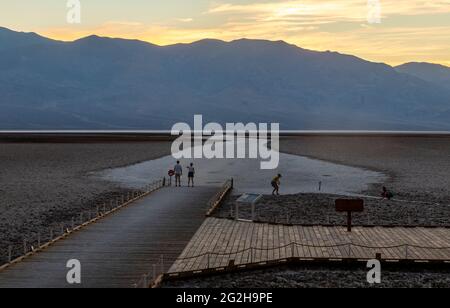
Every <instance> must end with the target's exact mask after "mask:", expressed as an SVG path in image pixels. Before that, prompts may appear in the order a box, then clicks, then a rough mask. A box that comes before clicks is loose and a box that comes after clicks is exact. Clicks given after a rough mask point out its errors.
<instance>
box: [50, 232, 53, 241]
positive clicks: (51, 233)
mask: <svg viewBox="0 0 450 308" xmlns="http://www.w3.org/2000/svg"><path fill="white" fill-rule="evenodd" d="M51 241H53V229H50V242H51Z"/></svg>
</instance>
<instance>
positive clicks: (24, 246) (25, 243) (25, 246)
mask: <svg viewBox="0 0 450 308" xmlns="http://www.w3.org/2000/svg"><path fill="white" fill-rule="evenodd" d="M27 250H28V249H27V240H26V239H24V240H23V255H26V254H27V252H28V251H27Z"/></svg>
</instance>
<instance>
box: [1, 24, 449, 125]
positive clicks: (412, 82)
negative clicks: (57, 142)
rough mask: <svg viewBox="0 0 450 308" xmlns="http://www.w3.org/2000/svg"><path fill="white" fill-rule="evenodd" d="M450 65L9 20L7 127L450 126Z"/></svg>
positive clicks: (4, 75) (4, 92)
mask: <svg viewBox="0 0 450 308" xmlns="http://www.w3.org/2000/svg"><path fill="white" fill-rule="evenodd" d="M449 83H450V68H447V67H444V66H438V65H432V64H426V63H422V64H414V63H413V64H406V65H403V66H400V67H396V68H393V67H391V66H388V65H386V64H379V63H372V62H368V61H364V60H362V59H359V58H357V57H354V56H349V55H342V54H339V53H334V52H316V51H310V50H305V49H302V48H299V47H296V46H293V45H289V44H287V43H285V42H282V41H279V42H272V41H262V40H246V39H243V40H237V41H233V42H229V43H227V42H223V41H218V40H203V41H199V42H195V43H192V44H179V45H172V46H165V47H160V46H156V45H152V44H148V43H145V42H141V41H134V40H123V39H110V38H101V37H97V36H90V37H86V38H84V39H80V40H77V41H74V42H59V41H54V40H50V39H47V38H43V37H41V36H38V35H36V34H32V33H31V34H28V33H19V32H13V31H10V30H8V29H5V28H0V129H170V128H171V127H172V125H173V124H174V123H176V122H180V121H183V122H188V123H192V121H193V115H194V114H203V115H204V119H205V121H208V122H211V121H217V122H221V123H224V122H239V121H243V122H250V121H252V122H280V123H281V128H282V129H382V130H390V129H400V130H403V129H412V130H422V129H423V130H448V129H450V87H449Z"/></svg>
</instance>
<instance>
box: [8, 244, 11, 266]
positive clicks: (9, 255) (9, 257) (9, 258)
mask: <svg viewBox="0 0 450 308" xmlns="http://www.w3.org/2000/svg"><path fill="white" fill-rule="evenodd" d="M11 262H12V246H11V245H9V246H8V263H11Z"/></svg>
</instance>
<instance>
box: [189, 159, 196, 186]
mask: <svg viewBox="0 0 450 308" xmlns="http://www.w3.org/2000/svg"><path fill="white" fill-rule="evenodd" d="M187 168H188V187H189V186H191V183H192V187H194V176H195V168H194V164H193V163H191V164H190V165H189V167H187Z"/></svg>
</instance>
